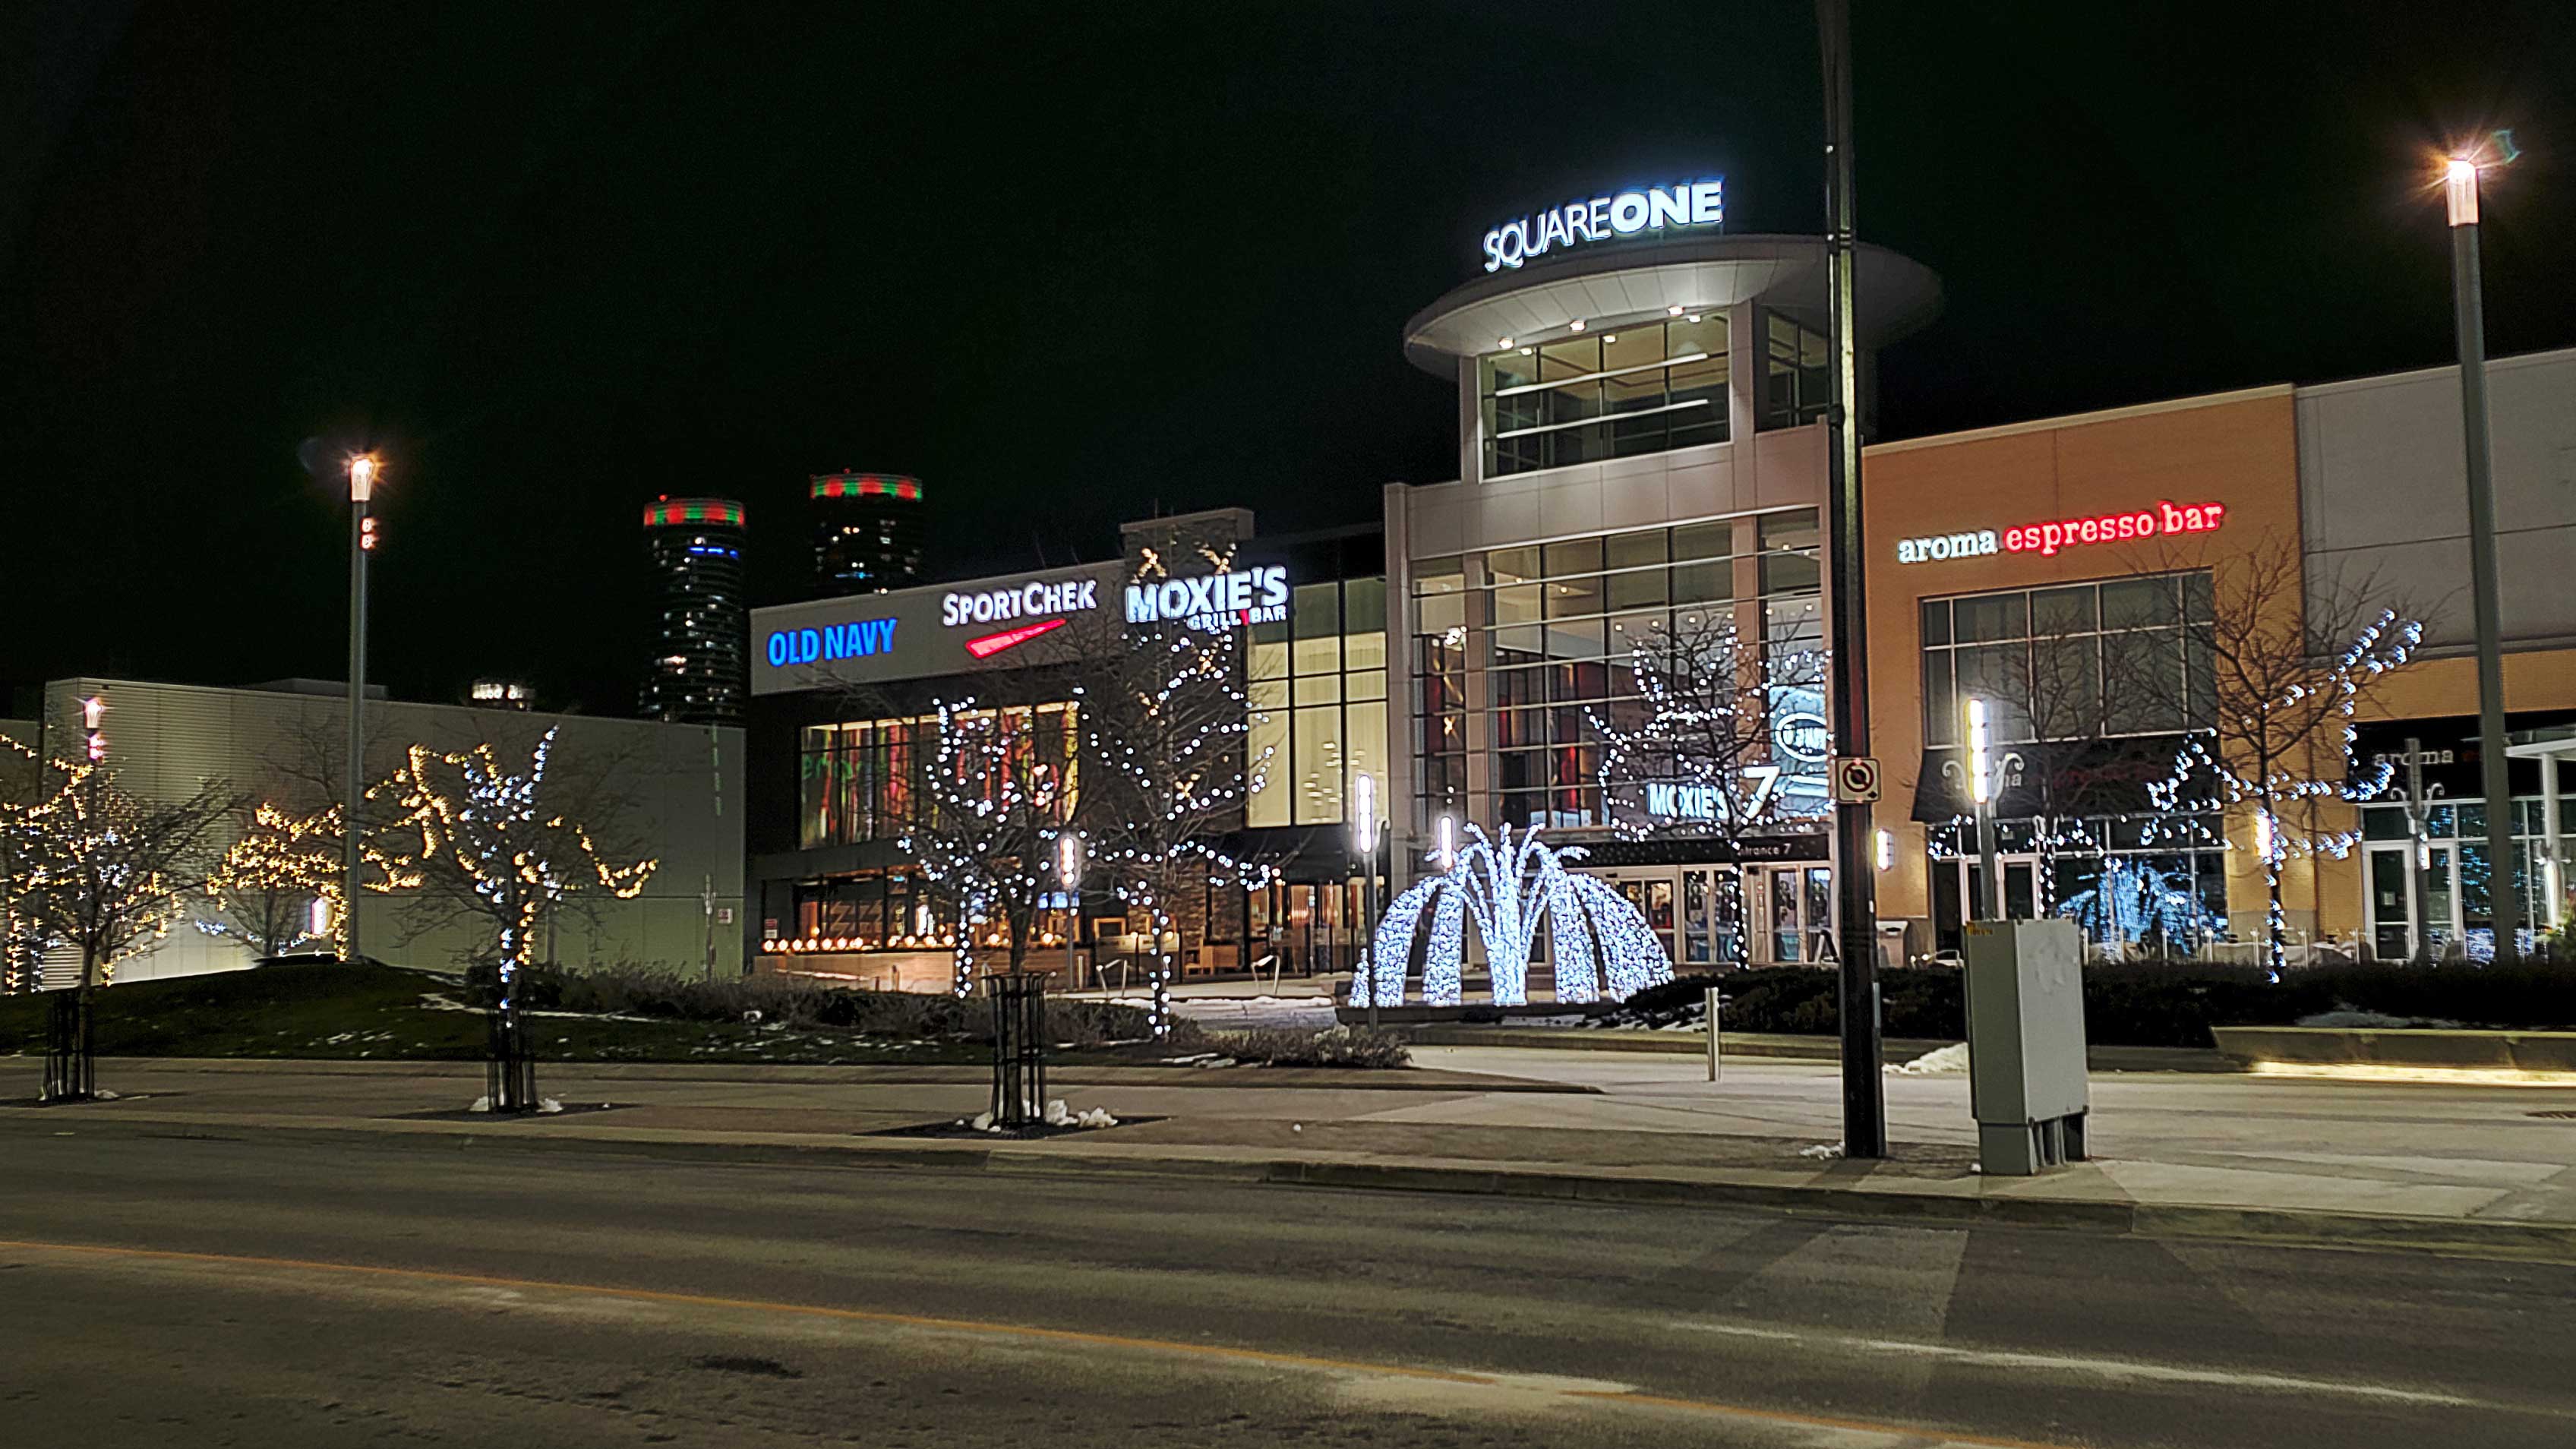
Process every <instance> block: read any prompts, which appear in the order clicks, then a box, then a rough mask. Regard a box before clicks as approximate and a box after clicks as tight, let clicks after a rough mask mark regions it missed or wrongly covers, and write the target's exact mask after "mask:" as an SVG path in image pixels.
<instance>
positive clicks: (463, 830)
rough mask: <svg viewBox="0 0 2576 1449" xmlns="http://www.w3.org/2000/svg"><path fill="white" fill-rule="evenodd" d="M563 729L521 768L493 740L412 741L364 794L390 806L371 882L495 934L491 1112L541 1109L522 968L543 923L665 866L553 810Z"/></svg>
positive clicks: (629, 890) (627, 892)
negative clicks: (436, 747)
mask: <svg viewBox="0 0 2576 1449" xmlns="http://www.w3.org/2000/svg"><path fill="white" fill-rule="evenodd" d="M555 735H556V731H554V730H552V729H549V730H547V731H546V732H545V734H544V735H543V736H542V737H541V738H540V739H539V740H538V741H537V743H536V746H535V748H534V749H533V750H532V751H531V752H530V755H529V760H528V765H527V768H526V769H525V770H524V771H521V770H513V769H510V768H505V767H504V766H503V765H502V764H501V762H500V759H499V756H498V755H497V754H496V753H495V752H494V750H493V748H492V746H491V745H490V744H488V743H486V744H480V745H476V746H475V747H474V748H473V749H471V750H466V751H462V752H457V753H450V754H440V753H436V752H433V751H432V750H430V749H429V748H427V747H426V746H423V745H413V746H412V747H411V749H410V750H409V751H408V752H407V753H406V755H405V758H404V762H403V765H402V767H401V768H400V769H398V770H396V771H395V772H394V774H393V775H392V777H391V778H389V779H387V780H385V781H383V782H381V783H379V784H377V785H375V786H373V787H371V788H370V789H369V790H368V791H367V798H368V799H370V800H375V799H379V798H382V799H383V800H385V801H387V802H389V804H390V805H391V806H392V807H393V811H394V813H393V818H392V819H391V820H390V821H389V822H388V823H387V824H386V825H385V827H384V828H382V829H381V830H376V831H373V832H371V833H370V834H369V835H368V836H367V838H366V840H365V841H364V842H363V844H364V848H365V851H366V854H367V858H368V859H369V860H370V861H371V862H372V863H374V864H375V866H376V867H377V868H378V869H379V870H380V871H382V872H383V879H382V880H381V881H370V882H368V883H367V885H368V888H369V889H372V890H379V891H385V892H391V891H397V890H406V891H412V892H416V893H417V896H416V899H417V900H418V901H420V902H422V903H424V904H425V905H426V906H427V908H428V909H429V911H430V912H431V913H432V914H445V915H450V916H457V915H463V916H479V917H480V918H481V919H483V920H484V921H485V922H486V923H487V924H488V925H489V926H490V928H491V929H492V932H493V938H492V939H493V960H494V964H495V967H496V970H497V974H498V990H497V992H496V1001H495V1007H494V1016H493V1022H494V1036H493V1047H494V1051H493V1090H492V1092H491V1093H490V1094H489V1095H490V1098H491V1102H490V1105H491V1109H492V1110H493V1111H495V1112H524V1111H532V1110H534V1109H535V1108H536V1107H537V1105H538V1103H537V1099H536V1096H535V1072H534V1068H533V1066H532V1065H531V1064H530V1062H529V1059H528V1057H527V1054H526V1033H525V1025H524V1022H523V1020H522V1017H521V1010H522V1002H521V999H520V975H521V973H522V971H523V970H524V969H525V968H526V967H527V966H528V965H529V964H530V963H531V962H533V961H534V960H535V959H536V936H537V930H538V927H539V924H540V922H541V921H543V920H546V919H549V918H551V916H552V915H553V913H554V912H555V911H556V910H557V909H558V908H559V907H561V906H562V905H563V904H564V903H565V902H566V901H568V900H570V899H572V898H573V897H575V896H577V895H579V894H581V893H583V892H588V891H599V892H603V893H605V894H607V895H608V896H610V897H612V898H614V899H617V900H632V899H634V898H635V897H636V896H638V895H641V894H643V891H644V887H645V884H646V883H647V882H648V881H649V880H651V878H652V875H653V871H654V870H655V868H656V867H657V866H658V864H659V862H658V861H655V860H650V859H647V860H640V861H636V862H634V863H633V864H629V865H612V864H610V863H609V862H608V861H607V860H606V859H604V858H603V855H602V852H601V850H600V848H599V845H598V843H597V842H596V841H594V840H593V839H592V838H591V835H590V832H589V830H588V829H587V828H586V827H585V826H583V825H582V824H581V823H580V822H579V821H576V820H573V819H571V818H569V817H568V816H566V815H565V814H564V813H563V812H562V811H560V810H559V809H557V808H556V806H555V803H554V802H553V801H552V800H551V799H550V798H549V792H548V788H547V786H548V771H549V768H550V766H551V765H552V762H553V756H554V748H555Z"/></svg>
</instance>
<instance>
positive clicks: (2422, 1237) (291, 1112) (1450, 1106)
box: [0, 1047, 2576, 1261]
mask: <svg viewBox="0 0 2576 1449" xmlns="http://www.w3.org/2000/svg"><path fill="white" fill-rule="evenodd" d="M1417 1060H1418V1061H1419V1062H1420V1063H1421V1066H1422V1068H1423V1070H1420V1071H1416V1072H1402V1073H1347V1072H1312V1073H1305V1074H1290V1073H1284V1072H1270V1071H1262V1070H1252V1069H1236V1070H1230V1071H1229V1070H1202V1071H1191V1070H1187V1069H1166V1068H1125V1069H1119V1068H1106V1069H1091V1070H1088V1071H1084V1070H1068V1071H1066V1072H1064V1073H1061V1074H1057V1075H1054V1076H1053V1077H1052V1078H1051V1091H1052V1092H1053V1093H1054V1094H1055V1095H1059V1096H1063V1097H1066V1098H1068V1099H1070V1100H1071V1102H1072V1103H1073V1105H1074V1106H1075V1107H1076V1108H1082V1107H1090V1106H1103V1107H1107V1108H1108V1109H1109V1110H1111V1111H1112V1112H1115V1113H1117V1114H1118V1115H1119V1116H1121V1117H1122V1118H1128V1119H1156V1120H1130V1121H1129V1122H1128V1123H1127V1124H1126V1125H1122V1126H1120V1127H1117V1128H1114V1129H1110V1130H1107V1131H1103V1132H1098V1133H1085V1134H1080V1135H1076V1136H1069V1137H1057V1138H1050V1139H1044V1140H1039V1141H1029V1142H1016V1141H994V1140H989V1139H972V1140H962V1141H961V1140H950V1139H930V1138H920V1137H889V1136H882V1135H875V1134H881V1133H885V1132H889V1131H895V1130H900V1129H904V1128H909V1127H917V1126H920V1125H922V1124H926V1123H932V1122H939V1121H946V1120H953V1119H955V1118H957V1117H961V1116H967V1115H971V1114H973V1113H975V1112H977V1111H980V1110H982V1108H983V1107H984V1105H985V1101H986V1090H985V1087H984V1085H983V1084H982V1082H981V1080H980V1079H979V1078H978V1077H977V1076H976V1074H975V1073H974V1071H973V1069H971V1068H968V1069H962V1070H961V1069H955V1068H912V1069H904V1068H896V1069H883V1068H757V1067H716V1066H674V1067H651V1066H588V1065H579V1064H563V1065H548V1066H546V1067H544V1068H543V1069H542V1071H541V1075H540V1088H541V1090H542V1091H544V1092H545V1093H547V1094H548V1095H550V1096H554V1097H556V1098H559V1099H560V1100H562V1101H563V1102H565V1103H566V1104H567V1105H568V1106H570V1107H573V1108H576V1109H578V1108H582V1107H585V1106H595V1105H596V1104H601V1103H613V1104H615V1107H614V1109H613V1110H607V1111H598V1110H591V1111H580V1110H575V1111H571V1112H567V1113H566V1114H564V1115H561V1116H549V1117H540V1118H532V1119H525V1120H494V1119H491V1118H488V1117H484V1118H475V1117H469V1116H466V1115H464V1114H462V1112H461V1111H460V1109H462V1108H463V1107H465V1106H466V1105H467V1104H468V1103H469V1102H471V1101H472V1100H473V1099H474V1098H475V1097H476V1096H478V1095H479V1094H480V1093H481V1091H482V1069H481V1068H480V1066H479V1065H476V1064H473V1063H455V1064H440V1063H350V1062H330V1063H321V1062H312V1063H303V1062H257V1063H254V1062H182V1061H152V1060H139V1059H138V1060H116V1061H108V1062H103V1063H102V1064H101V1069H100V1074H99V1075H100V1080H101V1082H102V1084H103V1085H105V1086H107V1087H109V1088H111V1089H113V1090H116V1091H118V1092H121V1093H125V1094H126V1095H125V1096H123V1097H122V1098H120V1099H119V1100H116V1101H113V1102H106V1103H100V1104H95V1105H84V1106H79V1107H69V1108H37V1107H33V1106H26V1105H12V1106H7V1107H0V1130H5V1131H14V1132H20V1133H26V1132H41V1131H52V1132H61V1131H72V1132H89V1131H104V1132H115V1133H149V1134H168V1133H172V1132H179V1133H186V1134H189V1135H227V1134H235V1133H243V1132H252V1131H258V1132H291V1133H301V1134H313V1135H315V1136H319V1137H327V1138H336V1139H346V1140H368V1141H407V1142H412V1143H415V1144H417V1145H421V1146H437V1147H445V1148H450V1149H470V1150H490V1149H494V1148H500V1149H534V1150H541V1151H549V1152H573V1151H590V1152H610V1153H624V1154H630V1155H631V1154H645V1155H663V1156H668V1155H685V1156H689V1157H693V1158H721V1159H738V1160H749V1161H760V1160H780V1159H787V1160H796V1161H801V1162H808V1163H810V1162H813V1161H815V1160H817V1159H820V1160H826V1161H840V1162H846V1163H849V1164H850V1165H853V1166H861V1167H882V1166H902V1165H916V1166H937V1167H947V1168H954V1169H970V1170H971V1169H980V1170H986V1171H996V1172H1016V1173H1028V1172H1050V1171H1056V1172H1061V1171H1074V1172H1104V1171H1131V1172H1133V1171H1143V1172H1151V1173H1158V1174H1186V1175H1214V1176H1220V1177H1226V1178H1231V1179H1235V1180H1249V1181H1268V1182H1290V1183H1306V1184H1329V1185H1344V1186H1371V1187H1394V1188H1412V1189H1423V1190H1446V1191H1469V1192H1488V1193H1508V1194H1517V1195H1532V1196H1550V1197H1564V1198H1580V1199H1588V1200H1599V1201H1639V1202H1644V1201H1653V1202H1676V1203H1692V1202H1698V1203H1716V1202H1759V1203H1769V1204H1775V1205H1780V1206H1784V1207H1788V1208H1791V1209H1799V1210H1811V1211H1817V1212H1823V1213H1830V1214H1836V1215H1844V1216H1855V1215H1898V1216H1906V1217H1918V1218H1947V1219H1956V1220H1977V1219H1998V1220H2012V1221H2025V1222H2040V1223H2050V1224H2057V1225H2063V1226H2070V1227H2086V1228H2094V1229H2107V1230H2112V1231H2121V1232H2132V1233H2149V1234H2157V1235H2218V1236H2237V1237H2244V1236H2255V1237H2266V1236H2268V1237H2281V1238H2293V1239H2302V1240H2327V1241H2370V1242H2373V1243H2378V1244H2382V1245H2396V1244H2411V1245H2416V1246H2421V1247H2428V1248H2434V1249H2441V1250H2458V1251H2475V1252H2485V1253H2504V1254H2513V1255H2520V1256H2540V1257H2548V1258H2553V1259H2558V1260H2567V1261H2576V1167H2571V1166H2570V1164H2571V1162H2576V1118H2567V1117H2560V1116H2554V1115H2552V1116H2539V1115H2533V1114H2535V1113H2567V1112H2576V1092H2565V1091H2559V1092H2552V1091H2549V1090H2545V1089H2517V1088H2472V1087H2446V1086H2378V1085H2362V1084H2353V1083H2340V1082H2305V1081H2288V1080H2273V1079H2266V1078H2259V1077H2217V1076H2187V1075H2147V1074H2120V1075H2115V1076H2101V1077H2097V1078H2096V1079H2095V1082H2094V1098H2093V1101H2094V1142H2095V1147H2096V1150H2097V1151H2098V1152H2100V1153H2102V1154H2103V1156H2102V1157H2100V1158H2098V1159H2097V1160H2095V1161H2093V1162H2089V1163H2084V1164H2079V1165H2077V1166H2075V1167H2073V1168H2071V1169H2069V1170H2067V1171H2064V1172H2061V1173H2056V1174H2052V1175H2050V1176H2047V1177H2041V1178H2018V1179H2016V1178H1989V1177H1985V1176H1982V1175H1980V1174H1979V1173H1978V1172H1977V1171H1976V1170H1975V1165H1974V1161H1973V1158H1974V1152H1973V1141H1974V1131H1973V1126H1972V1124H1971V1123H1970V1122H1969V1120H1968V1116H1967V1106H1966V1093H1967V1087H1966V1082H1965V1080H1964V1079H1963V1078H1959V1077H1890V1078H1889V1079H1888V1103H1889V1119H1890V1135H1891V1138H1892V1140H1893V1141H1894V1143H1895V1144H1896V1147H1895V1150H1894V1152H1893V1154H1892V1155H1891V1157H1890V1158H1888V1159H1887V1160H1885V1161H1881V1162H1875V1163H1867V1162H1843V1161H1839V1160H1835V1159H1833V1158H1832V1157H1830V1156H1829V1155H1827V1154H1826V1153H1825V1152H1824V1151H1823V1150H1822V1149H1824V1148H1826V1147H1827V1146H1828V1145H1829V1144H1831V1143H1832V1142H1833V1141H1834V1139H1835V1137H1836V1136H1837V1134H1838V1128H1837V1126H1836V1122H1837V1113H1838V1097H1837V1094H1836V1075H1835V1069H1834V1068H1833V1067H1832V1066H1831V1065H1830V1064H1824V1063H1814V1064H1810V1063H1802V1062H1765V1063H1761V1064H1758V1065H1756V1064H1730V1066H1729V1067H1728V1069H1727V1074H1726V1079H1725V1080H1724V1081H1723V1082H1719V1083H1715V1084H1711V1083H1709V1082H1706V1081H1705V1080H1702V1079H1701V1073H1700V1068H1699V1066H1698V1064H1697V1063H1695V1062H1692V1061H1689V1060H1687V1059H1683V1058H1675V1057H1661V1056H1645V1055H1630V1054H1594V1053H1588V1052H1560V1051H1518V1052H1515V1051H1509V1050H1498V1049H1490V1048H1437V1047H1429V1048H1423V1049H1421V1050H1420V1051H1419V1052H1418V1053H1417ZM38 1065H39V1064H38V1063H37V1062H36V1061H35V1060H33V1059H27V1058H17V1059H6V1060H0V1099H6V1100H9V1101H11V1102H14V1103H21V1104H23V1103H26V1102H28V1101H29V1100H30V1099H31V1098H32V1097H33V1095H34V1092H35V1088H36V1083H37V1077H38ZM1265 1079H1266V1080H1265ZM1246 1086H1259V1087H1260V1088H1261V1089H1260V1090H1241V1088H1243V1087H1246ZM1550 1087H1553V1088H1555V1090H1548V1088H1550Z"/></svg>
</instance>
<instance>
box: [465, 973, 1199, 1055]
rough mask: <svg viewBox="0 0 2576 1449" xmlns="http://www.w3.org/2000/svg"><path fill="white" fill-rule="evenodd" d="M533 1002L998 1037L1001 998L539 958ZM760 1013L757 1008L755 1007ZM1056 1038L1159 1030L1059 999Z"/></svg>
mask: <svg viewBox="0 0 2576 1449" xmlns="http://www.w3.org/2000/svg"><path fill="white" fill-rule="evenodd" d="M521 980H522V983H523V985H522V989H523V990H525V991H526V993H527V996H526V1001H527V1004H528V1006H530V1007H531V1008H533V1009H535V1010H539V1011H579V1012H589V1013H596V1014H600V1015H618V1016H645V1017H665V1018H670V1019H673V1020H678V1021H706V1022H739V1021H744V1020H755V1019H756V1020H758V1021H762V1022H777V1023H783V1024H786V1025H791V1026H800V1027H809V1028H828V1029H832V1030H838V1031H848V1032H855V1033H857V1034H859V1035H861V1036H891V1037H901V1038H904V1039H906V1040H921V1039H948V1040H958V1041H990V1040H992V1036H993V1014H992V1007H991V1006H990V1005H989V1004H988V1003H986V1002H985V1001H984V1000H983V998H981V997H974V998H969V999H965V1000H960V999H958V998H957V997H954V996H950V995H948V994H947V993H945V992H940V993H937V994H926V993H921V992H909V991H849V990H843V989H841V988H838V987H831V986H818V985H814V984H812V983H809V982H801V981H789V980H782V979H780V978H778V977H769V976H749V977H736V978H733V979H730V980H721V981H707V980H702V979H696V978H691V977H684V976H675V975H669V974H666V973H662V972H655V971H559V970H555V969H552V968H549V967H532V968H530V969H529V970H528V971H527V972H526V973H525V975H524V976H523V977H522V978H521ZM490 981H491V977H490V973H489V971H488V968H487V969H485V970H482V971H478V973H477V975H476V978H475V989H476V996H477V999H478V1000H488V999H489V992H490ZM754 1013H757V1014H758V1015H757V1016H756V1017H755V1016H754V1015H753V1014H754ZM1047 1034H1048V1036H1049V1038H1050V1039H1051V1040H1050V1044H1051V1045H1064V1046H1099V1045H1102V1044H1104V1043H1107V1042H1113V1041H1139V1040H1142V1039H1144V1038H1145V1037H1147V1036H1148V1035H1150V1034H1151V1033H1150V1032H1149V1031H1148V1029H1147V1026H1146V1018H1145V1013H1144V1011H1143V1010H1141V1009H1139V1008H1137V1007H1132V1006H1113V1005H1110V1004H1108V1003H1106V1002H1098V1001H1053V1000H1051V1001H1049V1002H1048V1003H1047Z"/></svg>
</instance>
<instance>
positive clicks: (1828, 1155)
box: [1798, 1142, 1843, 1162]
mask: <svg viewBox="0 0 2576 1449" xmlns="http://www.w3.org/2000/svg"><path fill="white" fill-rule="evenodd" d="M1798 1155H1799V1156H1800V1157H1807V1158H1813V1159H1814V1160H1816V1161H1818V1162H1836V1161H1840V1160H1841V1158H1842V1155H1843V1145H1842V1144H1841V1143H1839V1142H1818V1143H1816V1144H1814V1145H1813V1146H1809V1147H1801V1148H1799V1149H1798Z"/></svg>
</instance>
